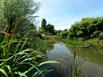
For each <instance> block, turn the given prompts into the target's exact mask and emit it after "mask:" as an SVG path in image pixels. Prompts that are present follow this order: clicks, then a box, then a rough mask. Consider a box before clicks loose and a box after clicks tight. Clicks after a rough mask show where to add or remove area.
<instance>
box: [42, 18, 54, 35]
mask: <svg viewBox="0 0 103 77" xmlns="http://www.w3.org/2000/svg"><path fill="white" fill-rule="evenodd" d="M41 32H42V33H44V34H50V35H54V34H55V29H54V25H52V24H47V21H46V20H45V19H43V20H42V22H41Z"/></svg>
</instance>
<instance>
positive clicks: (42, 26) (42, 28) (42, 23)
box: [41, 19, 47, 32]
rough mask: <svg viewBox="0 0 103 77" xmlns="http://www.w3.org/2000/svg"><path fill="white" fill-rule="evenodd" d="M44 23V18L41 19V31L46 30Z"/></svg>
mask: <svg viewBox="0 0 103 77" xmlns="http://www.w3.org/2000/svg"><path fill="white" fill-rule="evenodd" d="M46 25H47V21H46V19H43V20H42V22H41V30H42V32H46Z"/></svg>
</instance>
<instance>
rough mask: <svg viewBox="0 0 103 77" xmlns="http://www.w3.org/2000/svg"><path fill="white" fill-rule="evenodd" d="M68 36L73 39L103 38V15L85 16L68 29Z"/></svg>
mask: <svg viewBox="0 0 103 77" xmlns="http://www.w3.org/2000/svg"><path fill="white" fill-rule="evenodd" d="M68 37H69V38H71V39H77V38H78V39H79V38H82V39H92V38H99V39H103V17H97V18H83V19H82V20H81V21H80V22H76V23H75V24H73V25H72V27H71V28H70V29H69V31H68Z"/></svg>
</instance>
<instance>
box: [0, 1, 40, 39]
mask: <svg viewBox="0 0 103 77" xmlns="http://www.w3.org/2000/svg"><path fill="white" fill-rule="evenodd" d="M0 2H1V5H2V7H0V12H2V14H0V15H1V16H0V21H1V23H0V30H1V29H2V28H3V30H4V28H5V27H6V32H7V33H8V34H9V35H10V36H11V34H13V33H18V36H19V37H22V35H25V34H26V33H27V32H28V31H29V30H30V29H33V27H34V25H31V23H32V21H31V20H32V19H30V18H31V15H32V14H35V13H36V12H37V10H38V7H39V5H38V3H36V2H34V1H33V0H2V1H0ZM30 26H32V28H31V27H30ZM28 29H29V30H28ZM2 33H3V32H2ZM16 36H17V35H16Z"/></svg>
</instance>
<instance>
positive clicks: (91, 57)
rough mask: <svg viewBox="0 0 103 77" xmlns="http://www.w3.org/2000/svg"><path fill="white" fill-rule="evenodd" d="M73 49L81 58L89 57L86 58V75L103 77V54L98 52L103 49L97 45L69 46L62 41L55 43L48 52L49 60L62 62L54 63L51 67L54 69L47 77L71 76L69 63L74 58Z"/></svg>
mask: <svg viewBox="0 0 103 77" xmlns="http://www.w3.org/2000/svg"><path fill="white" fill-rule="evenodd" d="M73 51H76V52H77V54H78V55H79V56H80V57H81V58H85V57H87V60H88V61H87V60H86V61H85V63H84V65H83V67H84V68H85V70H84V72H85V74H86V75H89V77H103V66H102V62H101V61H102V59H103V55H102V56H101V53H100V54H97V52H98V53H99V52H102V50H99V49H96V47H94V48H93V47H90V48H68V47H66V46H65V45H64V44H61V43H56V44H54V46H53V48H52V49H50V50H48V52H47V58H48V60H55V61H58V62H59V63H60V64H59V65H52V66H51V68H52V69H54V71H52V72H50V73H48V74H47V76H46V77H69V72H68V70H69V67H68V65H69V64H70V63H69V62H70V61H71V60H72V59H73V54H72V52H73ZM96 54H97V55H96ZM98 57H99V58H100V60H99V58H98ZM101 58H102V59H101ZM96 60H99V61H96Z"/></svg>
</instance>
